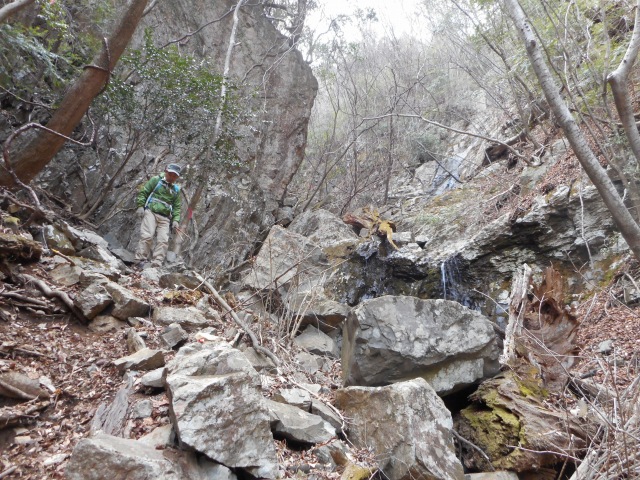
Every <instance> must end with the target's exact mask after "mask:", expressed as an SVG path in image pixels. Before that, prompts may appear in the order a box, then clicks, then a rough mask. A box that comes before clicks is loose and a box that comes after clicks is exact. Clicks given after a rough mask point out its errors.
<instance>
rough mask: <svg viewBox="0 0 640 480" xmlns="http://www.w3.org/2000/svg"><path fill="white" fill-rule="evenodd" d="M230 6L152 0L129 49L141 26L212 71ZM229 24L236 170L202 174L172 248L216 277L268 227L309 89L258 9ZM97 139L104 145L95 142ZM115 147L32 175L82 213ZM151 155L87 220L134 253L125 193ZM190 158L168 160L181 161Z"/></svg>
mask: <svg viewBox="0 0 640 480" xmlns="http://www.w3.org/2000/svg"><path fill="white" fill-rule="evenodd" d="M234 8H235V2H233V1H232V0H222V1H215V2H205V1H203V0H176V1H172V2H157V3H155V5H153V6H152V8H151V9H150V11H149V13H148V14H147V15H145V17H144V18H143V21H142V23H141V24H140V25H139V27H138V29H137V30H136V33H135V36H134V39H133V40H132V44H131V47H133V48H137V47H139V46H141V45H142V41H143V35H144V31H145V29H146V28H152V29H153V37H154V42H155V44H156V45H165V44H167V43H169V42H177V44H178V46H179V49H180V51H183V52H185V53H189V54H191V55H194V56H196V57H201V58H203V59H207V60H208V61H210V62H211V63H213V64H214V65H216V66H217V71H218V72H220V73H222V72H223V70H224V64H225V57H226V56H227V51H228V48H229V42H230V37H231V32H232V27H233V21H234V20H233V13H234V12H233V9H234ZM238 18H239V22H238V25H237V31H236V37H235V42H234V46H233V49H232V53H231V57H230V72H229V76H230V78H231V80H232V81H233V83H234V84H235V85H241V89H242V92H241V96H242V98H246V99H248V100H247V101H248V102H250V103H252V105H250V107H251V108H250V110H251V111H252V112H253V113H252V115H251V117H250V118H249V119H248V120H247V123H246V125H244V126H241V127H239V129H238V131H237V132H236V133H237V134H238V137H239V139H238V140H237V143H236V146H237V155H238V157H239V160H240V163H241V164H242V167H241V168H240V169H236V170H235V171H233V172H231V171H229V170H224V171H219V172H216V173H215V174H214V175H213V176H212V178H210V181H209V185H208V188H207V189H205V192H204V194H203V197H202V199H201V201H200V204H199V206H198V208H197V209H196V211H194V212H193V215H194V219H195V222H194V225H195V231H193V232H190V241H189V242H187V244H185V245H184V246H183V249H182V253H187V252H188V255H187V257H188V260H189V261H190V263H191V264H192V265H193V266H194V267H210V268H212V269H213V270H216V271H223V270H225V269H226V268H228V267H229V266H232V265H234V264H235V263H238V262H239V261H242V260H243V259H244V258H245V257H246V255H247V253H248V252H250V251H251V249H252V248H253V245H254V242H256V241H259V239H260V238H261V235H262V234H263V233H264V235H266V231H267V230H268V229H269V228H270V227H271V225H272V224H273V223H274V221H275V213H276V211H277V208H278V206H279V205H280V203H281V200H282V198H283V197H284V195H285V193H286V190H287V186H288V184H289V182H290V180H291V178H292V177H293V175H294V174H295V172H296V170H297V169H298V166H299V165H300V163H301V162H302V159H303V155H304V149H305V146H306V141H307V126H308V120H309V116H310V113H311V108H312V106H313V102H314V99H315V96H316V93H317V89H318V84H317V81H316V79H315V77H314V76H313V74H312V71H311V68H310V67H309V66H308V65H307V64H306V63H305V62H304V60H303V58H302V55H301V54H300V52H298V51H297V50H295V49H294V48H291V47H290V46H289V43H288V39H287V38H286V37H284V36H283V35H281V34H280V33H279V32H278V31H277V29H276V28H275V27H274V26H273V25H272V24H271V22H270V21H269V20H268V19H267V18H266V17H265V16H264V14H263V10H262V8H261V7H260V5H257V4H250V5H247V6H244V7H242V8H241V9H240V11H239V16H238ZM106 141H108V142H110V143H109V144H108V145H105V143H106ZM123 142H124V141H123V140H122V138H121V137H119V136H118V134H117V132H116V133H115V135H112V136H111V137H109V138H108V140H107V139H106V137H105V140H104V142H103V143H102V144H101V147H100V148H99V150H98V152H94V151H90V150H81V151H78V150H77V149H76V150H75V151H73V150H72V149H70V148H68V149H66V150H63V151H62V152H61V153H60V154H59V155H58V156H57V157H56V159H55V160H54V161H53V162H52V163H51V164H50V166H49V167H48V168H47V169H46V171H45V172H43V173H42V174H41V175H40V178H39V182H40V185H42V186H43V187H44V188H45V189H47V190H48V191H51V192H54V193H55V194H56V195H57V196H59V197H60V198H62V199H64V200H65V201H66V202H67V203H68V204H69V205H70V206H71V209H72V210H73V211H76V212H79V211H81V210H82V209H83V208H84V209H86V205H87V204H91V203H92V202H93V201H94V200H95V198H96V195H97V193H96V192H98V191H100V190H101V189H102V188H104V186H105V183H106V181H107V180H108V179H109V178H111V176H112V175H114V174H115V172H116V169H117V164H118V163H119V161H120V160H119V159H118V157H119V156H121V154H120V153H119V152H121V151H124V150H125V149H124V145H123ZM102 147H104V148H102ZM157 150H158V151H145V152H140V153H137V154H136V156H135V158H133V159H132V161H131V162H129V164H128V166H127V167H126V169H125V170H124V171H123V172H121V173H120V174H119V176H118V180H117V181H116V182H115V184H114V185H113V187H112V188H111V189H110V191H109V192H108V195H107V197H106V198H105V200H104V203H103V204H102V206H101V207H100V208H99V209H97V210H96V212H95V214H94V215H93V216H92V218H91V219H90V220H91V221H93V222H94V223H95V224H97V225H99V226H100V231H101V233H103V234H104V235H107V236H108V238H111V239H112V240H113V242H115V243H118V244H121V245H122V246H124V247H127V248H128V249H129V250H133V249H134V248H135V245H136V242H137V235H138V225H137V223H136V221H135V219H134V218H133V216H132V215H130V213H131V212H132V210H133V208H134V197H135V191H136V190H135V189H136V187H137V186H138V185H140V184H141V183H142V182H143V181H145V180H146V179H147V178H148V177H149V175H153V174H155V173H157V172H158V170H161V169H162V168H163V166H164V162H160V163H157V160H155V159H154V156H155V155H157V154H158V153H159V150H160V147H158V149H157ZM107 151H108V153H107ZM100 152H102V153H100ZM192 160H193V159H189V158H180V159H178V161H179V162H180V163H182V164H184V165H187V164H189V163H190V162H191V161H192ZM183 188H184V192H185V193H186V195H187V196H189V195H192V194H193V191H194V190H195V185H193V184H191V185H190V184H188V183H186V184H183ZM185 203H186V201H185Z"/></svg>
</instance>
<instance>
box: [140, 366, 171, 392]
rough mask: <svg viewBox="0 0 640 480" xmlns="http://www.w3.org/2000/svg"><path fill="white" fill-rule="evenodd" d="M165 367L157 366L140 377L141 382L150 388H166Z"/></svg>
mask: <svg viewBox="0 0 640 480" xmlns="http://www.w3.org/2000/svg"><path fill="white" fill-rule="evenodd" d="M165 371H166V368H165V367H160V368H156V369H155V370H151V371H150V372H148V373H145V374H144V375H143V376H142V377H140V384H141V385H142V386H144V387H149V388H164V372H165Z"/></svg>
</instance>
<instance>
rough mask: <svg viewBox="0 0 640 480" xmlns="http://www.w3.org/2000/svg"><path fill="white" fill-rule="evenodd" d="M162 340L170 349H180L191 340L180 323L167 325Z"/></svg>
mask: <svg viewBox="0 0 640 480" xmlns="http://www.w3.org/2000/svg"><path fill="white" fill-rule="evenodd" d="M160 338H162V341H163V342H164V343H165V345H166V346H167V347H169V348H174V349H175V348H180V347H181V346H182V345H184V343H185V342H186V341H187V340H188V339H189V334H188V333H187V332H186V331H185V330H184V328H182V327H181V326H180V324H178V323H172V324H170V325H167V326H166V328H165V329H164V330H163V332H162V333H161V334H160Z"/></svg>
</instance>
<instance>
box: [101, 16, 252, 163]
mask: <svg viewBox="0 0 640 480" xmlns="http://www.w3.org/2000/svg"><path fill="white" fill-rule="evenodd" d="M223 82H224V78H223V76H222V75H221V74H218V73H216V72H215V68H214V66H213V65H211V64H210V63H208V62H206V61H204V60H198V59H196V58H194V57H192V56H190V55H186V54H183V53H181V52H180V51H179V50H178V48H177V47H176V46H175V45H170V46H167V47H164V48H163V47H158V46H156V45H155V44H154V41H153V31H152V30H151V29H147V30H146V31H145V37H144V45H143V46H142V47H141V48H140V49H136V50H132V51H131V52H130V53H129V54H128V55H126V56H123V58H122V59H121V61H120V66H119V68H118V72H117V74H115V75H114V76H113V77H112V80H111V82H110V84H109V88H108V89H107V91H106V92H105V94H104V95H103V96H102V97H100V98H99V99H98V101H97V104H96V107H97V108H98V110H99V111H100V112H101V113H102V114H103V115H104V117H105V118H106V119H108V120H109V121H110V122H112V123H113V124H114V125H119V126H120V127H123V128H126V129H127V131H128V132H129V134H130V136H134V137H135V138H136V139H137V143H138V144H139V145H140V146H141V147H144V146H150V145H151V144H153V145H157V146H166V147H168V148H169V149H171V150H174V151H175V150H180V151H181V153H182V154H183V155H185V156H187V157H191V158H193V157H196V156H201V155H202V154H203V152H205V151H210V153H211V154H212V155H213V161H214V163H216V164H220V165H223V166H236V165H238V156H237V155H236V152H235V140H236V139H237V138H238V125H239V123H240V122H241V121H242V120H243V119H244V118H245V117H246V115H247V114H248V112H247V111H246V110H245V107H244V105H243V102H242V101H241V98H240V96H239V94H238V89H237V88H236V86H235V85H233V84H232V83H230V82H229V81H227V93H228V95H227V99H226V101H225V102H224V104H221V99H220V91H221V88H222V85H223ZM220 109H222V127H221V130H220V132H219V135H218V137H217V138H214V126H215V121H216V117H217V115H218V112H219V110H220Z"/></svg>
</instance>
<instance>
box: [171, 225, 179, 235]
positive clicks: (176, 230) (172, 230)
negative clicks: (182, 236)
mask: <svg viewBox="0 0 640 480" xmlns="http://www.w3.org/2000/svg"><path fill="white" fill-rule="evenodd" d="M171 233H173V234H174V235H175V234H176V233H178V224H177V223H172V224H171Z"/></svg>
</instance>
